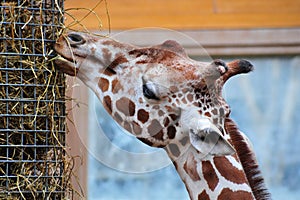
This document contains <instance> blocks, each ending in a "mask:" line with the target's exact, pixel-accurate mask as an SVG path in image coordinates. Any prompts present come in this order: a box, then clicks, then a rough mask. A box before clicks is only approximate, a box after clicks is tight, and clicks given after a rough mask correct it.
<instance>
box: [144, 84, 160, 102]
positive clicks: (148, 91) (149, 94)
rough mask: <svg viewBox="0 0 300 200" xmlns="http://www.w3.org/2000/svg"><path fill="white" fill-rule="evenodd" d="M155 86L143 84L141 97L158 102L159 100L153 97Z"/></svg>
mask: <svg viewBox="0 0 300 200" xmlns="http://www.w3.org/2000/svg"><path fill="white" fill-rule="evenodd" d="M154 91H155V86H154V84H153V83H145V84H143V95H144V96H145V97H146V98H147V99H154V100H159V98H158V97H157V96H156V95H155V93H154Z"/></svg>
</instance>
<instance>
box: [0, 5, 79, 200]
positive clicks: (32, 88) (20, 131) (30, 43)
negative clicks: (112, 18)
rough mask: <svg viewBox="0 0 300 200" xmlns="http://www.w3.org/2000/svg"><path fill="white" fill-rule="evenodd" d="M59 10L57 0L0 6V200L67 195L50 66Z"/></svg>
mask: <svg viewBox="0 0 300 200" xmlns="http://www.w3.org/2000/svg"><path fill="white" fill-rule="evenodd" d="M17 2H19V4H18V3H17ZM62 10H63V1H62V0H52V1H51V0H36V1H31V0H23V1H2V3H1V5H0V13H1V18H0V30H1V34H0V40H1V43H0V51H1V52H0V198H1V199H64V198H66V197H67V196H69V197H70V195H68V193H71V192H72V186H71V184H70V176H71V173H72V170H71V169H72V165H73V160H72V158H71V157H70V156H68V155H67V153H66V148H65V139H66V138H65V137H66V127H65V118H66V111H65V100H66V99H65V77H64V75H62V74H61V73H57V72H56V71H55V67H54V64H53V62H52V59H53V55H52V54H53V50H52V49H53V43H54V42H55V40H56V38H57V37H58V36H59V35H60V34H61V32H62V31H63V29H62V27H63V21H64V19H63V15H62V14H63V12H62Z"/></svg>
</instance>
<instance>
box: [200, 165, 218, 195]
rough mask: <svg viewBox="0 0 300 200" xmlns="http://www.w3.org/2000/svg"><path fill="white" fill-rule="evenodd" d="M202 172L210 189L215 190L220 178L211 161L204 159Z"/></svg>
mask: <svg viewBox="0 0 300 200" xmlns="http://www.w3.org/2000/svg"><path fill="white" fill-rule="evenodd" d="M202 172H203V176H204V178H205V180H206V182H207V184H208V187H209V189H211V190H212V191H214V190H215V188H216V187H217V185H218V183H219V178H218V176H217V174H216V172H215V170H214V168H213V166H212V164H211V163H210V161H202Z"/></svg>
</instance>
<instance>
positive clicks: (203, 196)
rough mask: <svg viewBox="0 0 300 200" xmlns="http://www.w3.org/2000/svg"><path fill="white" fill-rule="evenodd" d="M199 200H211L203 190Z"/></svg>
mask: <svg viewBox="0 0 300 200" xmlns="http://www.w3.org/2000/svg"><path fill="white" fill-rule="evenodd" d="M198 200H210V198H209V196H208V194H207V193H206V191H205V190H203V191H202V192H201V193H200V194H199V195H198Z"/></svg>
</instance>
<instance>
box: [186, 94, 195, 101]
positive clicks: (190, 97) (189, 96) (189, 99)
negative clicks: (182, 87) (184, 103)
mask: <svg viewBox="0 0 300 200" xmlns="http://www.w3.org/2000/svg"><path fill="white" fill-rule="evenodd" d="M186 98H187V100H188V101H189V102H193V101H194V96H193V95H192V94H188V95H187V97H186Z"/></svg>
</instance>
